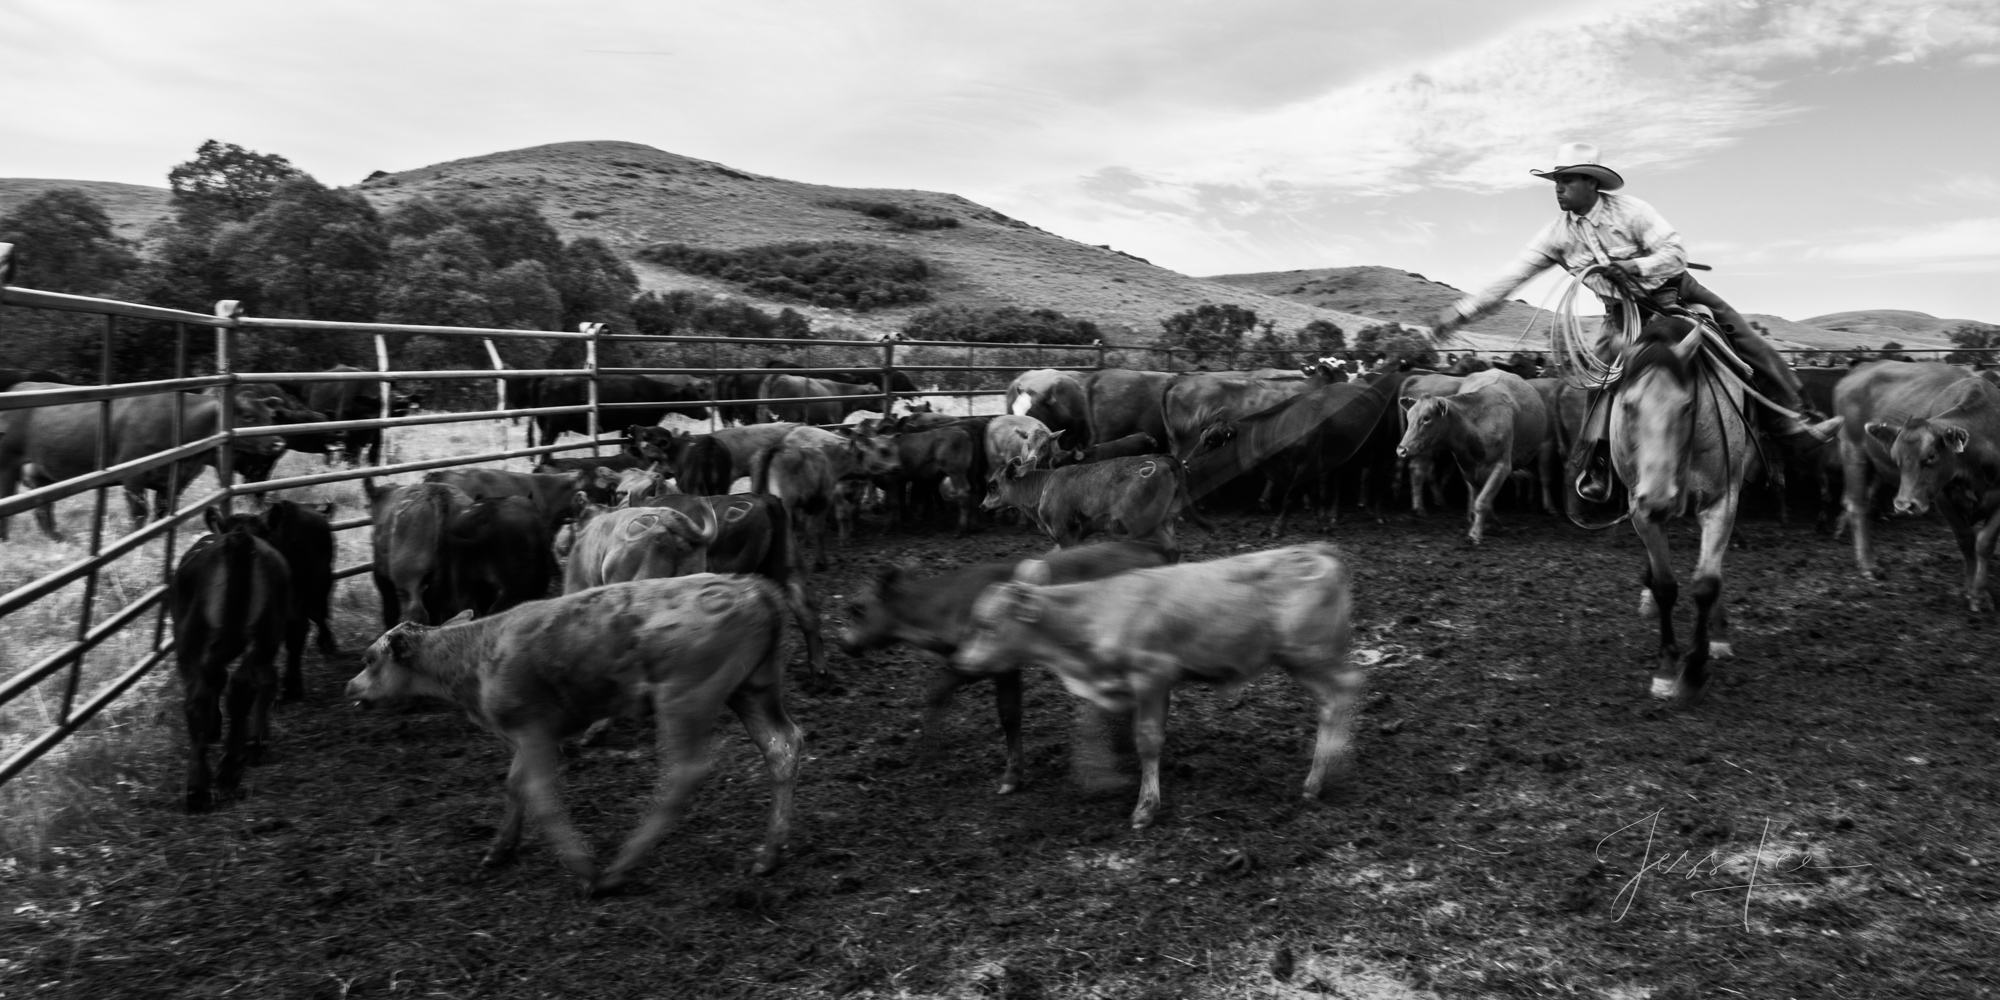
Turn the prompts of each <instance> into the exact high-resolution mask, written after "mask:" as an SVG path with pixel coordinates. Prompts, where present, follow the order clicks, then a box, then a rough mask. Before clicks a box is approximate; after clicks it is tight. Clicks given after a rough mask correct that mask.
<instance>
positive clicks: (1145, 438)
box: [1055, 434, 1162, 468]
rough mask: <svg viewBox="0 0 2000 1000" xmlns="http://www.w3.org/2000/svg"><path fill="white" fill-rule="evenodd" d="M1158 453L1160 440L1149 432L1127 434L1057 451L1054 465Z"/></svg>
mask: <svg viewBox="0 0 2000 1000" xmlns="http://www.w3.org/2000/svg"><path fill="white" fill-rule="evenodd" d="M1159 454H1162V452H1161V451H1160V442H1158V441H1156V440H1154V439H1153V436H1152V435H1151V434H1127V435H1125V436H1124V437H1122V438H1117V439H1114V440H1111V441H1106V442H1104V443H1103V444H1094V445H1091V446H1090V447H1088V448H1083V449H1079V450H1077V451H1058V452H1056V455H1055V466H1056V467H1057V468H1061V467H1062V466H1065V465H1084V464H1086V463H1089V462H1102V461H1104V460H1105V459H1107V458H1130V457H1132V456H1134V455H1159Z"/></svg>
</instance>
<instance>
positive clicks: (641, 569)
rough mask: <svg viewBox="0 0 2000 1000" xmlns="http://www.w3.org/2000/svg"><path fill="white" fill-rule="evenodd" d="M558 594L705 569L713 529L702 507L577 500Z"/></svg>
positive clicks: (715, 530) (712, 521)
mask: <svg viewBox="0 0 2000 1000" xmlns="http://www.w3.org/2000/svg"><path fill="white" fill-rule="evenodd" d="M578 508H579V511H578V514H577V519H576V520H577V525H576V535H575V540H574V542H573V544H572V546H571V548H570V553H569V563H568V565H566V566H565V567H564V568H563V593H565V594H574V593H576V592H577V591H580V590H585V589H588V588H590V587H598V586H603V585H604V584H607V583H625V582H627V581H630V580H656V579H663V578H666V577H673V576H686V575H688V574H690V573H706V572H708V547H709V545H711V544H713V543H714V541H715V538H716V535H717V533H718V531H719V528H718V523H717V521H716V519H715V518H714V516H713V515H710V514H709V513H708V512H707V511H706V510H705V509H703V510H701V511H700V513H699V514H697V515H694V516H690V515H688V514H684V513H682V512H680V511H678V510H673V509H671V508H660V507H628V508H620V509H616V510H614V509H611V508H608V507H599V506H596V505H594V504H589V503H583V502H580V503H579V505H578Z"/></svg>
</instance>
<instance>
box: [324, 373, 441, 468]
mask: <svg viewBox="0 0 2000 1000" xmlns="http://www.w3.org/2000/svg"><path fill="white" fill-rule="evenodd" d="M366 370H367V369H363V368H356V367H354V366H353V365H334V366H333V367H332V368H329V369H327V371H330V372H358V371H366ZM305 399H306V406H307V407H309V408H310V409H313V410H316V411H318V412H320V413H322V414H325V415H326V419H328V420H370V419H374V418H376V417H380V416H381V415H382V383H380V382H378V381H373V380H367V381H360V382H308V383H305ZM422 402H423V400H422V399H421V398H420V397H417V396H406V395H403V394H402V393H398V392H394V391H393V390H392V391H391V395H390V397H389V415H390V416H392V417H401V416H406V415H408V414H409V412H410V411H411V410H413V409H415V408H416V407H418V406H420V405H422ZM363 450H366V451H367V452H368V464H369V465H381V464H382V429H381V428H380V427H365V428H360V429H357V430H351V431H348V432H347V439H346V440H345V441H343V442H341V445H340V454H341V457H343V458H345V459H347V463H348V464H349V465H358V464H360V461H361V452H362V451H363ZM333 454H334V453H333V452H332V451H328V452H327V453H326V460H327V462H329V463H331V462H332V461H333Z"/></svg>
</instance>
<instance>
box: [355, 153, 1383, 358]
mask: <svg viewBox="0 0 2000 1000" xmlns="http://www.w3.org/2000/svg"><path fill="white" fill-rule="evenodd" d="M360 190H361V191H362V193H363V194H365V195H367V197H368V198H369V199H370V200H371V201H373V202H374V203H375V204H376V205H377V206H378V207H381V208H388V207H390V206H392V205H394V204H396V203H397V202H400V201H403V200H405V199H408V198H410V197H412V196H415V195H420V194H422V195H440V194H446V193H453V192H461V193H466V194H473V195H478V194H499V195H510V194H527V195H532V196H534V197H536V198H538V199H540V201H541V204H542V209H543V214H544V215H546V216H547V217H548V219H549V220H550V221H551V222H552V223H554V225H555V226H556V228H557V229H558V230H559V231H561V232H562V234H563V236H564V237H565V238H572V237H577V236H596V237H599V238H601V239H603V240H605V241H606V242H607V243H609V244H610V245H611V246H612V247H614V248H615V249H617V250H618V251H619V252H620V253H621V254H624V255H625V256H626V257H627V258H628V259H630V256H631V254H632V253H633V252H635V251H637V250H638V249H640V248H641V247H644V246H646V245H648V244H652V243H662V242H671V243H686V244H689V245H692V246H700V247H714V248H719V249H728V250H733V249H741V248H743V247H749V246H756V245H759V244H766V243H777V242H783V241H789V240H851V241H856V242H865V243H876V244H881V245H884V246H889V247H894V248H897V249H901V250H906V251H909V252H911V253H914V254H917V255H919V256H921V257H923V258H924V259H925V260H926V261H928V262H929V263H930V264H931V265H933V272H934V276H933V278H932V279H931V282H930V284H931V286H932V291H933V292H934V294H935V296H936V298H935V302H934V303H932V304H949V303H962V304H968V305H991V306H997V305H1018V306H1027V307H1046V308H1050V309H1056V310H1060V311H1061V312H1063V313H1066V314H1068V315H1070V316H1073V317H1077V318H1081V319H1088V320H1091V321H1094V322H1096V323H1098V324H1100V325H1101V326H1104V327H1106V328H1107V334H1106V339H1107V340H1124V339H1128V338H1132V337H1137V338H1139V339H1141V340H1145V341H1151V340H1152V339H1153V338H1154V337H1155V336H1156V335H1157V334H1158V332H1159V329H1160V327H1159V321H1160V320H1161V319H1164V318H1166V317H1168V316H1171V315H1173V314H1174V313H1177V312H1181V311H1183V310H1186V309H1191V308H1193V307H1195V306H1198V305H1201V304H1203V303H1206V302H1215V303H1235V304H1237V305H1241V306H1244V307H1247V308H1250V309H1254V310H1256V312H1257V314H1258V315H1259V316H1260V317H1263V318H1266V319H1274V320H1276V321H1277V323H1278V326H1279V328H1280V329H1296V328H1297V327H1300V326H1304V325H1305V324H1306V323H1307V322H1308V321H1310V320H1313V319H1329V320H1332V321H1333V322H1335V323H1338V324H1340V325H1341V326H1342V327H1345V328H1348V329H1354V328H1356V327H1358V326H1362V325H1366V324H1367V323H1370V322H1373V320H1372V318H1371V317H1368V316H1363V315H1356V314H1354V313H1352V312H1349V311H1344V310H1338V309H1327V308H1323V307H1319V306H1316V305H1313V304H1310V303H1306V302H1301V301H1298V300H1296V299H1291V298H1276V297H1272V296H1269V295H1265V294H1262V293H1260V292H1258V291H1256V290H1253V289H1248V288H1236V287H1230V286H1226V285H1216V284H1213V283H1210V282H1205V281H1202V280H1200V279H1197V278H1191V277H1188V276H1187V275H1184V274H1180V273H1178V272H1175V271H1170V270H1167V269H1166V268H1163V267H1155V266H1153V265H1152V264H1149V263H1147V262H1145V261H1143V260H1140V259H1139V258H1137V257H1133V256H1130V255H1128V254H1124V253H1120V252H1118V251H1115V250H1111V249H1107V248H1105V247H1099V246H1092V245H1090V244H1086V243H1078V242H1076V241H1074V240H1070V239H1065V238H1063V237H1061V236H1057V235H1055V234H1053V233H1048V232H1044V231H1043V230H1041V229H1037V228H1036V227H1034V226H1033V225H1030V224H1029V223H1027V222H1023V221H1021V220H1018V219H1011V218H1008V217H1007V216H1005V215H1002V214H1000V213H998V212H995V211H993V210H992V209H989V208H986V207H985V206H982V205H979V204H976V203H974V202H972V201H969V200H967V199H965V198H961V197H959V196H957V195H952V194H941V193H937V192H932V191H906V190H893V189H880V188H840V187H829V186H826V185H821V184H807V183H803V182H799V181H789V180H783V179H781V178H776V177H764V176H760V175H757V174H751V173H748V172H745V171H741V170H736V169H733V168H731V167H727V166H724V165H722V164H719V163H711V162H709V161H707V160H698V159H694V158H692V157H686V156H679V155H676V154H673V153H667V152H663V151H661V150H658V149H654V148H652V147H650V146H644V145H640V144H638V143H631V142H609V141H606V142H566V143H557V144H555V145H549V146H536V147H533V148H529V149H518V150H512V151H509V152H504V153H492V154H488V155H485V156H475V157H472V158H470V159H464V160H454V161H451V162H449V163H440V164H435V165H433V166H428V167H421V168H418V169H415V170H407V171H403V172H401V173H395V174H389V175H387V176H383V177H378V178H376V179H374V180H371V181H368V182H366V183H364V184H362V185H361V188H360ZM841 202H846V203H854V204H861V205H866V204H871V203H875V204H892V205H896V206H901V207H903V208H905V209H908V210H910V211H912V212H914V213H917V214H920V215H925V216H948V217H950V218H952V219H955V220H957V222H958V225H957V226H955V227H951V228H940V229H928V230H914V231H913V230H906V229H900V228H898V227H896V226H895V225H894V224H893V223H891V222H889V221H885V220H883V219H879V218H874V217H871V216H869V215H866V214H863V212H861V211H858V210H856V209H854V208H847V207H836V206H835V204H832V203H841ZM632 263H633V268H634V270H636V271H637V272H638V273H639V277H640V282H641V284H642V285H643V286H644V287H645V288H646V289H648V290H654V291H668V290H673V289H683V288H685V289H698V290H703V291H712V292H721V293H727V294H730V295H733V296H736V297H737V298H741V299H744V300H746V301H750V302H753V303H757V304H759V305H763V306H765V307H766V308H769V309H776V308H778V307H779V306H780V305H792V306H793V307H794V308H798V309H799V310H800V311H801V312H803V313H805V314H806V315H807V316H808V317H809V318H811V319H812V320H813V325H814V326H815V327H817V328H821V329H825V328H827V327H830V326H835V325H841V326H846V327H849V328H850V329H852V330H854V331H856V332H860V333H865V334H871V335H879V334H882V333H887V332H890V331H893V330H895V329H898V328H899V327H901V326H902V324H903V322H904V321H905V320H906V319H907V318H908V317H909V316H910V315H911V314H913V313H915V312H917V311H919V310H921V309H923V308H927V307H928V306H903V307H898V308H893V309H882V310H876V311H870V312H865V313H852V312H846V311H842V310H831V309H819V308H804V307H799V306H797V305H796V304H795V303H778V302H762V301H760V300H759V299H758V298H757V297H756V296H755V295H752V294H749V293H747V292H744V291H742V290H740V289H737V288H735V287H733V286H730V285H728V284H726V283H723V282H720V281H717V280H713V279H709V278H703V277H698V276H694V275H689V274H684V273H682V272H679V271H676V270H673V269H671V268H666V267H661V266H657V265H653V264H648V263H646V262H643V261H632ZM1114 327H1125V328H1128V329H1129V330H1130V331H1131V332H1130V333H1129V334H1128V333H1122V332H1119V331H1116V330H1113V329H1111V328H1114Z"/></svg>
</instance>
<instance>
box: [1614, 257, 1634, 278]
mask: <svg viewBox="0 0 2000 1000" xmlns="http://www.w3.org/2000/svg"><path fill="white" fill-rule="evenodd" d="M1611 264H1612V266H1613V267H1616V268H1617V269H1618V270H1620V271H1623V272H1624V273H1625V274H1627V275H1630V276H1632V277H1634V278H1636V277H1638V276H1639V262H1638V261H1636V260H1614V261H1612V262H1611Z"/></svg>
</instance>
